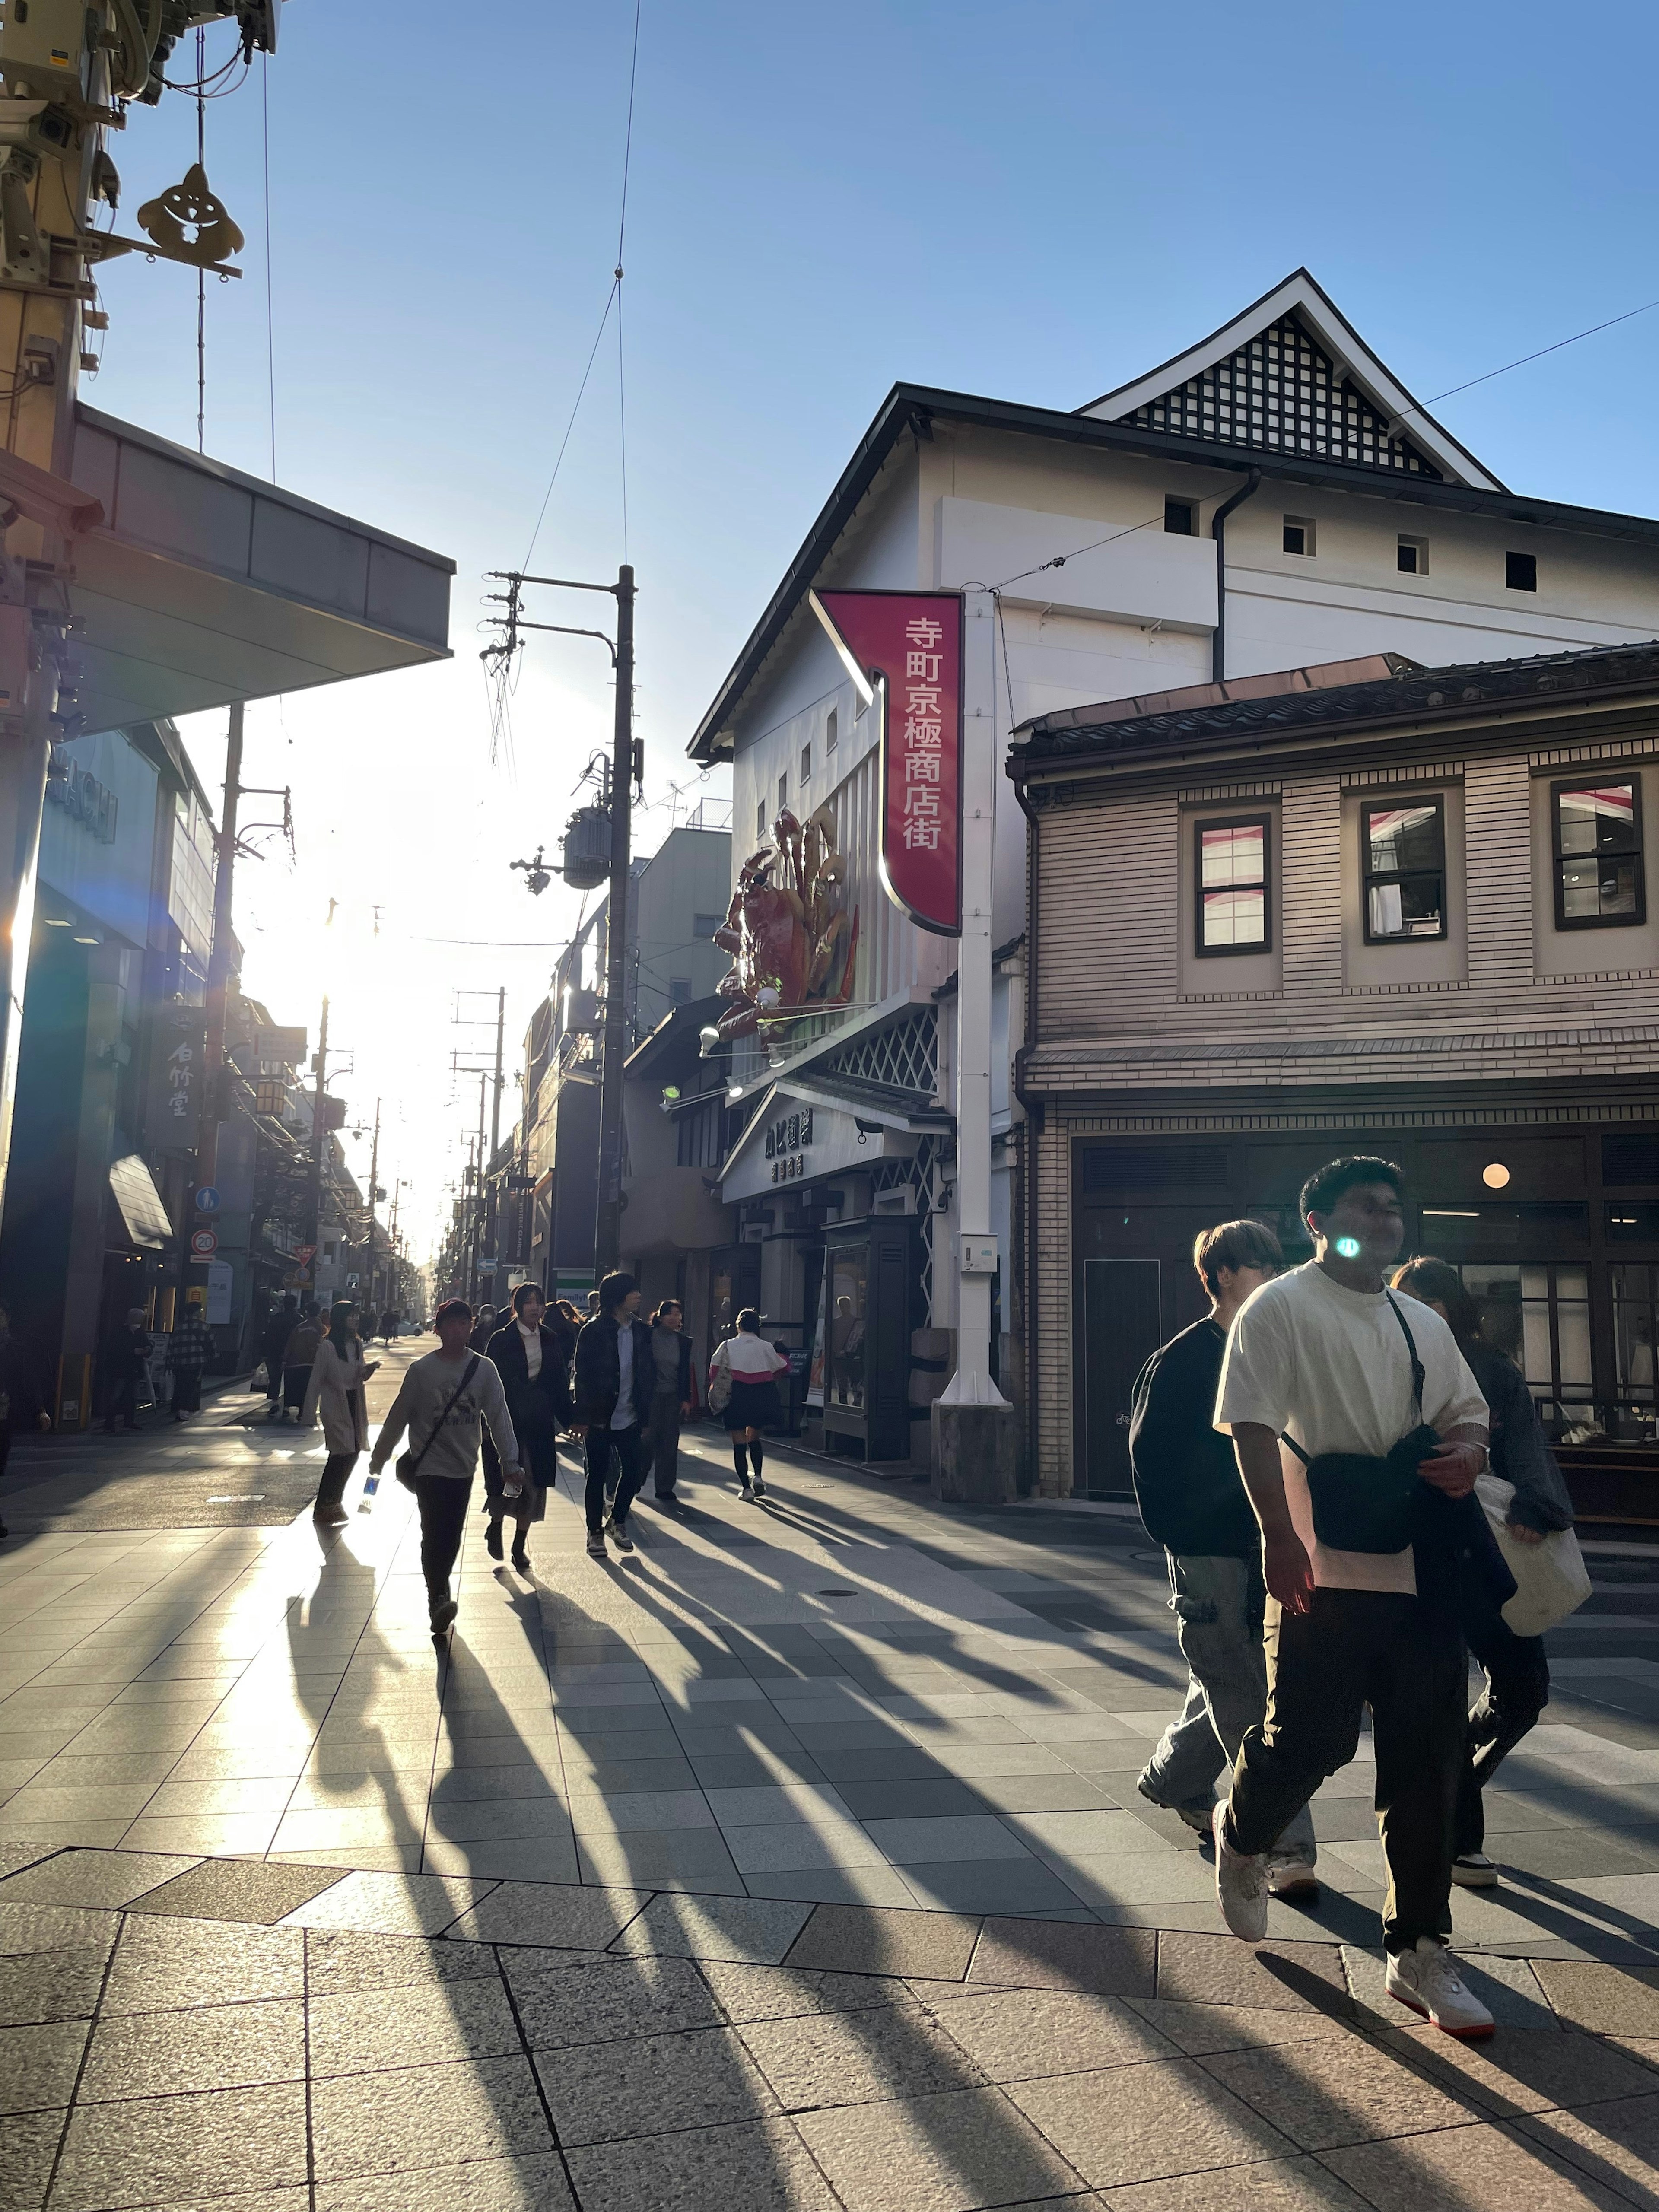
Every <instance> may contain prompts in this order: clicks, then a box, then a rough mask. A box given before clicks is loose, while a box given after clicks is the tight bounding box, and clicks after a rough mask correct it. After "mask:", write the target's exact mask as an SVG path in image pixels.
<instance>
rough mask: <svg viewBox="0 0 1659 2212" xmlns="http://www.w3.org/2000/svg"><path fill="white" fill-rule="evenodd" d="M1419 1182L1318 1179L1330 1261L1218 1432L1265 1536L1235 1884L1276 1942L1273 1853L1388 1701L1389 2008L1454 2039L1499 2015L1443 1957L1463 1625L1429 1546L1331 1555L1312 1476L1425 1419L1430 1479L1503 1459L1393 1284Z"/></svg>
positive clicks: (1326, 1173) (1452, 1357)
mask: <svg viewBox="0 0 1659 2212" xmlns="http://www.w3.org/2000/svg"><path fill="white" fill-rule="evenodd" d="M1400 1184H1401V1176H1400V1170H1399V1169H1398V1168H1397V1167H1395V1165H1394V1164H1393V1163H1392V1162H1390V1161H1387V1160H1377V1159H1343V1160H1334V1161H1333V1162H1331V1164H1329V1165H1328V1166H1327V1167H1323V1168H1322V1169H1321V1170H1319V1172H1318V1173H1317V1174H1316V1175H1315V1176H1310V1178H1309V1180H1308V1182H1306V1183H1305V1184H1304V1187H1303V1190H1302V1199H1301V1211H1302V1215H1303V1218H1304V1220H1305V1221H1306V1223H1307V1225H1308V1230H1309V1233H1310V1236H1311V1237H1312V1238H1313V1243H1314V1252H1315V1256H1314V1259H1313V1261H1311V1263H1310V1264H1309V1265H1308V1266H1305V1267H1297V1268H1294V1269H1292V1270H1291V1273H1288V1274H1283V1275H1280V1276H1279V1277H1277V1278H1276V1279H1274V1280H1273V1281H1272V1282H1270V1283H1264V1284H1263V1285H1262V1286H1261V1289H1260V1290H1259V1291H1255V1294H1254V1295H1253V1296H1252V1297H1250V1298H1249V1299H1248V1300H1247V1301H1246V1302H1245V1304H1244V1305H1243V1308H1242V1309H1241V1310H1240V1312H1239V1314H1238V1316H1237V1319H1236V1320H1235V1322H1234V1323H1233V1327H1232V1333H1231V1336H1230V1337H1229V1339H1228V1342H1227V1351H1226V1356H1225V1363H1224V1364H1223V1367H1222V1372H1221V1385H1220V1392H1219V1395H1218V1399H1217V1401H1216V1412H1215V1422H1216V1426H1217V1427H1218V1429H1222V1430H1225V1431H1230V1432H1231V1436H1232V1439H1233V1448H1234V1450H1235V1452H1236V1453H1237V1458H1238V1465H1239V1471H1240V1473H1241V1474H1243V1479H1244V1486H1245V1488H1246V1489H1247V1490H1248V1491H1249V1495H1250V1503H1251V1504H1252V1506H1253V1507H1254V1508H1255V1515H1256V1518H1257V1520H1258V1522H1260V1524H1261V1541H1262V1557H1263V1572H1264V1575H1265V1577H1266V1580H1267V1590H1268V1605H1267V1626H1266V1638H1265V1640H1266V1649H1267V1681H1268V1699H1267V1715H1266V1717H1265V1719H1264V1720H1263V1722H1262V1723H1261V1727H1259V1728H1256V1729H1251V1730H1250V1731H1249V1734H1248V1735H1246V1737H1245V1739H1244V1741H1243V1745H1242V1746H1241V1747H1240V1750H1239V1754H1238V1760H1237V1765H1236V1766H1235V1768H1234V1771H1233V1783H1232V1796H1231V1802H1230V1803H1229V1804H1228V1805H1225V1806H1221V1805H1218V1807H1217V1808H1216V1814H1215V1838H1216V1887H1217V1893H1218V1897H1219V1899H1220V1901H1221V1909H1222V1912H1223V1914H1224V1916H1225V1919H1226V1922H1227V1924H1228V1926H1229V1927H1230V1928H1231V1929H1232V1930H1233V1933H1234V1934H1235V1935H1237V1936H1244V1937H1246V1938H1247V1940H1249V1941H1253V1942H1259V1941H1260V1940H1261V1936H1263V1935H1265V1933H1266V1932H1267V1860H1266V1856H1265V1855H1266V1853H1267V1850H1268V1848H1269V1847H1270V1845H1271V1844H1272V1843H1273V1839H1274V1838H1275V1837H1276V1836H1278V1835H1279V1832H1280V1831H1281V1830H1282V1829H1283V1827H1284V1826H1285V1822H1286V1821H1287V1820H1289V1819H1290V1818H1291V1815H1292V1814H1294V1813H1295V1812H1296V1811H1297V1809H1298V1808H1299V1807H1301V1806H1302V1805H1304V1804H1305V1803H1306V1802H1307V1801H1308V1799H1309V1798H1310V1796H1312V1794H1313V1792H1314V1791H1315V1790H1316V1789H1317V1788H1318V1786H1319V1784H1321V1783H1322V1781H1323V1780H1324V1779H1325V1778H1326V1777H1327V1776H1328V1775H1330V1774H1334V1773H1335V1772H1336V1771H1337V1770H1338V1769H1339V1768H1340V1767H1342V1766H1345V1765H1346V1764H1347V1763H1348V1761H1349V1760H1350V1759H1352V1757H1353V1756H1354V1753H1355V1752H1356V1750H1357V1749H1358V1742H1359V1729H1360V1723H1361V1719H1362V1717H1363V1715H1364V1708H1365V1707H1366V1705H1370V1709H1371V1722H1372V1733H1373V1739H1374V1742H1375V1747H1376V1811H1377V1820H1378V1825H1379V1826H1380V1827H1381V1830H1382V1834H1383V1856H1384V1857H1385V1859H1386V1861H1387V1863H1388V1872H1389V1888H1388V1895H1387V1897H1386V1899H1385V1900H1384V1904H1383V1941H1384V1943H1385V1945H1386V1946H1387V1949H1388V1953H1389V1967H1388V1987H1389V1992H1390V1994H1391V1995H1393V1996H1397V1997H1399V1998H1400V1999H1401V2001H1402V2002H1405V2003H1407V2004H1408V2005H1410V2006H1411V2007H1412V2008H1413V2009H1414V2010H1415V2011H1417V2012H1419V2013H1421V2014H1423V2015H1425V2017H1426V2018H1428V2019H1429V2020H1431V2021H1433V2022H1434V2024H1435V2025H1436V2026H1437V2027H1444V2028H1446V2029H1447V2030H1448V2031H1449V2033H1452V2034H1455V2035H1462V2036H1471V2035H1483V2034H1490V2033H1491V2032H1492V2015H1490V2013H1488V2012H1487V2011H1486V2008H1485V2006H1484V2005H1482V2004H1480V2002H1479V2001H1478V1999H1476V1998H1475V1997H1474V1996H1472V1995H1471V1994H1470V1992H1469V1991H1468V1990H1467V1989H1465V1988H1464V1986H1463V1984H1462V1982H1460V1981H1459V1979H1458V1978H1457V1976H1456V1973H1455V1970H1454V1969H1453V1967H1452V1966H1451V1963H1450V1955H1449V1953H1448V1952H1447V1951H1446V1950H1445V1948H1444V1946H1443V1931H1444V1930H1445V1929H1447V1928H1448V1927H1449V1925H1450V1922H1449V1917H1448V1915H1449V1899H1450V1895H1451V1863H1452V1850H1453V1814H1454V1810H1455V1804H1456V1799H1457V1785H1458V1779H1459V1777H1460V1775H1461V1773H1462V1763H1463V1754H1464V1735H1465V1732H1466V1728H1467V1721H1466V1717H1465V1714H1464V1704H1465V1692H1466V1686H1467V1681H1468V1660H1467V1657H1466V1656H1465V1652H1464V1648H1463V1638H1462V1629H1461V1626H1460V1625H1459V1622H1458V1620H1457V1617H1456V1614H1455V1610H1454V1609H1453V1608H1451V1607H1449V1606H1447V1605H1444V1604H1442V1603H1438V1602H1435V1601H1431V1600H1430V1599H1428V1598H1426V1597H1419V1593H1418V1588H1417V1577H1416V1572H1415V1568H1414V1565H1413V1551H1412V1547H1411V1545H1410V1544H1409V1543H1407V1545H1406V1546H1405V1547H1404V1548H1403V1549H1401V1550H1399V1551H1396V1552H1386V1553H1379V1552H1375V1551H1342V1550H1335V1549H1333V1548H1332V1547H1331V1546H1330V1545H1328V1544H1327V1543H1324V1542H1322V1541H1321V1538H1320V1530H1319V1528H1318V1527H1317V1526H1316V1517H1315V1513H1314V1509H1313V1504H1312V1501H1311V1497H1310V1489H1309V1483H1308V1476H1307V1471H1306V1464H1305V1462H1306V1461H1308V1460H1316V1459H1318V1458H1319V1457H1321V1456H1322V1455H1324V1454H1327V1453H1350V1454H1358V1455H1364V1457H1365V1458H1367V1459H1370V1460H1373V1461H1376V1460H1382V1459H1385V1458H1386V1457H1387V1455H1388V1454H1389V1451H1390V1450H1391V1449H1393V1447H1394V1446H1395V1444H1397V1443H1400V1442H1401V1440H1402V1439H1403V1438H1405V1437H1409V1436H1410V1435H1411V1433H1412V1431H1413V1430H1414V1429H1416V1428H1417V1427H1418V1426H1419V1425H1420V1424H1424V1423H1426V1424H1427V1425H1428V1426H1429V1427H1430V1428H1431V1429H1432V1430H1433V1431H1435V1433H1436V1435H1437V1437H1438V1439H1439V1443H1438V1448H1437V1449H1436V1450H1434V1451H1433V1452H1431V1455H1429V1456H1428V1457H1426V1458H1425V1459H1423V1460H1422V1461H1421V1462H1420V1465H1419V1469H1418V1473H1419V1477H1420V1479H1421V1480H1423V1481H1425V1482H1426V1483H1429V1484H1430V1485H1431V1486H1433V1487H1434V1488H1435V1489H1437V1490H1439V1491H1440V1492H1443V1494H1444V1495H1445V1496H1446V1497H1448V1498H1465V1497H1467V1496H1468V1493H1469V1492H1470V1491H1471V1490H1472V1489H1473V1488H1474V1480H1475V1477H1476V1476H1477V1475H1478V1474H1480V1470H1481V1468H1483V1467H1484V1466H1485V1464H1486V1435H1487V1419H1488V1417H1487V1412H1486V1401H1485V1400H1484V1399H1483V1398H1482V1397H1481V1395H1480V1389H1479V1386H1478V1385H1477V1384H1476V1383H1475V1380H1474V1376H1473V1375H1472V1374H1471V1373H1470V1372H1469V1370H1468V1366H1467V1365H1466V1364H1465V1363H1464V1360H1463V1357H1462V1353H1461V1352H1459V1351H1458V1349H1457V1346H1456V1342H1455V1340H1454V1338H1453V1336H1452V1333H1451V1331H1450V1329H1449V1328H1448V1327H1447V1326H1446V1324H1445V1322H1443V1320H1442V1319H1441V1318H1440V1316H1439V1315H1438V1314H1437V1313H1435V1312H1434V1311H1432V1310H1431V1309H1430V1308H1429V1307H1427V1306H1425V1305H1422V1304H1419V1302H1418V1301H1417V1300H1416V1299H1414V1298H1410V1297H1406V1296H1405V1295H1404V1294H1403V1293H1399V1292H1390V1291H1388V1290H1386V1289H1385V1288H1384V1285H1383V1271H1384V1269H1385V1268H1387V1267H1389V1266H1390V1265H1391V1264H1392V1263H1393V1262H1394V1261H1395V1260H1396V1259H1397V1258H1398V1257H1399V1254H1400V1249H1401V1244H1402V1243H1403V1242H1404V1238H1405V1214H1404V1210H1403V1207H1402V1206H1401V1191H1400ZM1419 1363H1420V1372H1421V1389H1420V1403H1419V1390H1418V1388H1417V1387H1416V1382H1417V1378H1416V1375H1415V1374H1414V1368H1416V1367H1417V1366H1418V1365H1419ZM1281 1438H1282V1439H1283V1441H1282V1442H1281ZM1378 1472H1379V1477H1380V1474H1381V1470H1379V1471H1378ZM1378 1490H1379V1493H1380V1490H1381V1484H1380V1481H1379V1485H1378ZM1342 1533H1343V1534H1348V1533H1349V1531H1348V1530H1347V1528H1344V1529H1343V1530H1342Z"/></svg>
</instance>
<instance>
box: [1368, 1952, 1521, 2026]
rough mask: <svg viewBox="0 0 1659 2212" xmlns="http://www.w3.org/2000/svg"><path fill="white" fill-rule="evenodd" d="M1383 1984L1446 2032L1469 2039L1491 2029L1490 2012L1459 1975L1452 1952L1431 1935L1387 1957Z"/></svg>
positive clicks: (1393, 1995)
mask: <svg viewBox="0 0 1659 2212" xmlns="http://www.w3.org/2000/svg"><path fill="white" fill-rule="evenodd" d="M1383 1986H1384V1987H1385V1988H1386V1989H1387V1990H1388V1992H1389V1996H1391V1997H1397V1998H1398V1999H1399V2001H1400V2002H1401V2004H1403V2005H1409V2006H1410V2007H1411V2008H1412V2010H1413V2012H1414V2013H1420V2014H1421V2015H1422V2016H1423V2018H1424V2019H1425V2020H1426V2021H1428V2022H1429V2023H1430V2025H1431V2027H1437V2028H1440V2029H1442V2030H1443V2032H1444V2033H1446V2034H1447V2035H1455V2036H1457V2037H1459V2038H1461V2039H1462V2041H1464V2042H1466V2043H1468V2042H1472V2041H1474V2039H1476V2038H1477V2037H1480V2036H1483V2035H1490V2034H1491V2033H1492V2028H1493V2026H1494V2024H1495V2023H1494V2022H1493V2020H1492V2015H1491V2014H1490V2013H1489V2012H1488V2011H1487V2010H1486V2007H1485V2005H1483V2004H1482V2003H1481V2002H1480V1998H1479V1997H1478V1996H1475V1994H1474V1991H1473V1990H1469V1989H1468V1988H1466V1987H1465V1986H1464V1984H1463V1983H1462V1981H1461V1980H1460V1979H1459V1978H1458V1973H1457V1968H1456V1966H1455V1964H1454V1963H1453V1960H1452V1954H1451V1953H1450V1952H1449V1950H1448V1949H1447V1948H1446V1947H1445V1945H1444V1944H1443V1943H1437V1942H1436V1941H1435V1939H1434V1937H1433V1936H1419V1937H1418V1939H1417V1948H1416V1949H1415V1950H1412V1951H1401V1953H1400V1954H1398V1956H1396V1957H1391V1958H1390V1959H1389V1972H1388V1978H1387V1981H1386V1982H1385V1983H1384V1984H1383Z"/></svg>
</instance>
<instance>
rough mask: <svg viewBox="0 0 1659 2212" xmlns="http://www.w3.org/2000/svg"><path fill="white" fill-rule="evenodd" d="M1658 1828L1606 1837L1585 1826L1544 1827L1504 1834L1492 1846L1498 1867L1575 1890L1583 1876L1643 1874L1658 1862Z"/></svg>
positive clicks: (1628, 1830) (1625, 1831)
mask: <svg viewBox="0 0 1659 2212" xmlns="http://www.w3.org/2000/svg"><path fill="white" fill-rule="evenodd" d="M1656 1833H1659V1831H1656V1830H1654V1829H1652V1828H1622V1829H1617V1830H1615V1831H1613V1832H1612V1833H1611V1834H1608V1835H1604V1836H1597V1835H1590V1834H1587V1833H1586V1832H1585V1831H1584V1830H1583V1828H1543V1829H1538V1830H1534V1831H1532V1832H1523V1833H1522V1834H1519V1835H1514V1834H1510V1835H1506V1836H1504V1838H1503V1840H1502V1841H1501V1842H1499V1843H1496V1844H1494V1846H1493V1850H1492V1857H1494V1858H1495V1859H1496V1860H1497V1861H1498V1864H1499V1865H1500V1866H1502V1867H1506V1868H1509V1869H1512V1870H1513V1871H1515V1872H1517V1873H1521V1874H1529V1875H1542V1876H1544V1877H1545V1878H1546V1879H1547V1880H1551V1881H1563V1882H1565V1883H1568V1884H1569V1885H1571V1887H1573V1888H1577V1887H1578V1885H1579V1883H1580V1881H1582V1880H1583V1877H1584V1876H1586V1875H1589V1876H1595V1875H1628V1874H1641V1873H1643V1872H1644V1871H1649V1870H1650V1869H1652V1868H1653V1867H1654V1866H1655V1865H1656V1863H1659V1847H1656V1844H1655V1843H1654V1841H1653V1840H1652V1839H1653V1838H1654V1837H1655V1836H1656Z"/></svg>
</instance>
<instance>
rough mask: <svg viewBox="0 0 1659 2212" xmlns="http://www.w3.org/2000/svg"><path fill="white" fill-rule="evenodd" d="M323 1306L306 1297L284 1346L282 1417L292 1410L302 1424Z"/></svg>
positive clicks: (321, 1338) (319, 1336)
mask: <svg viewBox="0 0 1659 2212" xmlns="http://www.w3.org/2000/svg"><path fill="white" fill-rule="evenodd" d="M321 1315H322V1306H321V1304H319V1301H318V1300H317V1299H315V1298H307V1300H306V1305H305V1311H304V1312H303V1314H301V1317H300V1319H299V1320H298V1322H295V1326H294V1327H293V1328H291V1329H290V1330H289V1339H288V1342H287V1343H286V1344H285V1345H284V1346H283V1419H284V1420H286V1419H288V1417H289V1414H290V1413H292V1414H293V1416H294V1418H295V1420H296V1421H298V1422H299V1424H300V1425H301V1427H302V1428H303V1427H304V1426H305V1418H306V1414H305V1405H306V1392H307V1390H308V1389H310V1387H311V1364H312V1362H313V1360H314V1359H315V1358H316V1357H317V1347H318V1346H319V1344H320V1343H321V1342H322V1340H323V1323H322V1320H321Z"/></svg>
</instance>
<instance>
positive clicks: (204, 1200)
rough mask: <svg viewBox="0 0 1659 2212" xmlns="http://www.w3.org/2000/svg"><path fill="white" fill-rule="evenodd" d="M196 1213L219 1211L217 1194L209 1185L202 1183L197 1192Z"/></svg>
mask: <svg viewBox="0 0 1659 2212" xmlns="http://www.w3.org/2000/svg"><path fill="white" fill-rule="evenodd" d="M196 1211H197V1212H198V1213H216V1212H218V1211H219V1194H218V1192H217V1191H216V1190H215V1188H213V1185H212V1184H211V1183H204V1185H203V1187H202V1188H201V1189H200V1190H198V1191H197V1194H196Z"/></svg>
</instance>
